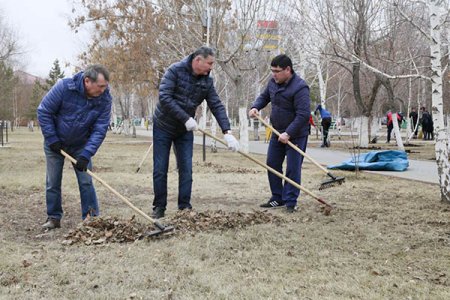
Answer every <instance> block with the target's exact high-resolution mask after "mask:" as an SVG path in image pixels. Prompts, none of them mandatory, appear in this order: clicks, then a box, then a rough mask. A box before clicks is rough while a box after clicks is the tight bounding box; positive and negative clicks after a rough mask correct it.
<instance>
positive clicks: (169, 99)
mask: <svg viewBox="0 0 450 300" xmlns="http://www.w3.org/2000/svg"><path fill="white" fill-rule="evenodd" d="M214 57H215V53H214V51H213V50H212V49H211V48H208V47H200V48H198V49H197V50H196V51H195V52H194V53H192V54H191V55H189V56H188V57H186V58H184V59H183V60H182V61H180V62H177V63H175V64H173V65H171V66H170V67H169V68H168V69H167V71H166V73H165V74H164V77H163V78H162V80H161V84H160V86H159V102H158V104H157V105H156V109H155V113H154V115H153V121H154V126H153V145H154V146H153V190H154V193H155V198H154V200H153V215H152V216H153V217H154V218H156V219H158V218H162V217H164V215H165V210H166V206H167V171H168V168H169V154H170V148H171V146H172V144H173V145H174V146H175V149H176V156H177V167H178V180H179V183H178V209H180V210H183V209H191V208H192V205H191V191H192V154H193V141H194V134H193V131H194V130H196V129H197V122H196V121H195V120H194V115H195V110H196V109H197V107H198V106H199V105H200V104H201V103H202V102H203V100H206V103H207V104H208V107H209V109H210V110H211V112H212V113H213V115H214V116H215V117H216V119H217V122H218V123H219V125H220V128H221V129H222V132H223V134H224V136H223V137H224V139H225V140H226V142H227V145H228V148H229V149H232V150H233V151H237V150H238V149H239V142H238V141H237V140H236V138H235V137H234V136H233V135H232V134H231V130H230V129H231V127H230V122H229V121H228V116H227V114H226V112H225V107H224V106H223V104H222V102H221V101H220V99H219V96H218V95H217V92H216V89H215V88H214V83H213V79H212V78H211V77H210V76H209V73H210V72H211V70H212V68H213V64H214V61H215V58H214Z"/></svg>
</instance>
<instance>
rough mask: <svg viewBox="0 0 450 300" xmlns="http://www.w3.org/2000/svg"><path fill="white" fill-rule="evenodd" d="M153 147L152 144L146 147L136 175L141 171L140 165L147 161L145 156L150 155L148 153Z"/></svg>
mask: <svg viewBox="0 0 450 300" xmlns="http://www.w3.org/2000/svg"><path fill="white" fill-rule="evenodd" d="M152 147H153V143H151V144H150V147H148V150H147V152H145V154H144V157H143V158H142V160H141V163H140V164H139V166H138V168H137V170H136V173H139V171H140V170H141V167H142V164H144V161H145V160H146V159H147V156H148V155H149V154H150V151H151V150H152Z"/></svg>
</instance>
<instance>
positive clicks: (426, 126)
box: [420, 107, 434, 140]
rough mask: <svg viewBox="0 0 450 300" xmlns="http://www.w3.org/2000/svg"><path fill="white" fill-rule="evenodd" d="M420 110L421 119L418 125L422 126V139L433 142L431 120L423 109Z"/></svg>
mask: <svg viewBox="0 0 450 300" xmlns="http://www.w3.org/2000/svg"><path fill="white" fill-rule="evenodd" d="M420 110H421V111H422V118H421V121H420V123H421V124H422V132H423V139H424V140H434V133H433V131H434V124H433V118H432V116H431V114H430V113H429V112H428V111H427V109H426V108H425V107H422V108H421V109H420Z"/></svg>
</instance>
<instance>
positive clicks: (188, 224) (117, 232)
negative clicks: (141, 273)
mask: <svg viewBox="0 0 450 300" xmlns="http://www.w3.org/2000/svg"><path fill="white" fill-rule="evenodd" d="M280 222H281V219H280V218H279V217H277V216H274V215H272V214H270V213H267V212H265V211H254V212H251V213H243V212H225V211H222V210H217V211H204V212H197V211H192V210H184V211H179V212H178V213H177V214H176V215H175V216H173V217H172V218H170V219H169V220H167V221H164V222H161V223H166V224H167V225H169V224H170V225H172V226H174V227H175V231H174V232H172V233H171V234H162V235H160V236H161V237H163V236H172V235H174V234H185V233H197V232H204V231H212V230H228V229H242V228H245V227H247V226H252V225H256V224H264V223H280ZM153 230H155V228H154V226H153V225H150V226H145V225H142V224H140V223H138V222H136V220H135V219H134V216H133V217H132V218H131V219H130V220H119V219H118V218H117V217H110V216H107V217H95V218H89V219H86V220H85V221H84V222H83V223H81V224H79V225H78V226H77V228H76V229H74V230H71V231H70V232H69V233H68V234H67V235H65V240H64V241H63V242H62V243H63V244H65V245H73V244H78V243H83V244H85V245H101V244H105V243H130V242H134V241H136V240H139V239H142V238H143V237H145V236H146V232H149V231H153Z"/></svg>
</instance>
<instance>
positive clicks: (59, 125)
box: [37, 65, 112, 230]
mask: <svg viewBox="0 0 450 300" xmlns="http://www.w3.org/2000/svg"><path fill="white" fill-rule="evenodd" d="M108 81H109V72H108V70H106V68H105V67H103V66H101V65H92V66H89V67H87V68H86V69H85V70H84V72H80V73H78V74H76V75H75V76H74V77H72V78H65V79H63V80H60V81H58V82H57V83H56V84H55V85H54V86H53V87H52V89H51V90H50V91H49V92H48V93H47V95H45V96H44V98H43V99H42V102H41V103H40V104H39V107H38V109H37V115H38V120H39V124H40V126H41V129H42V134H43V135H44V152H45V157H46V160H47V178H46V202H47V221H46V223H45V224H44V225H43V228H45V229H48V230H50V229H55V228H59V227H60V226H61V223H60V220H61V218H62V216H63V209H62V201H61V181H62V173H63V166H64V156H63V155H62V154H61V150H64V151H66V152H67V153H69V154H70V155H72V156H74V157H75V158H76V160H77V163H76V164H75V165H74V168H75V173H76V176H77V179H78V186H79V190H80V197H81V210H82V212H81V216H82V218H83V219H84V218H86V216H87V215H88V214H90V215H92V216H96V215H98V214H99V206H98V201H97V195H96V193H95V188H94V185H93V183H92V178H91V176H89V175H88V174H87V173H86V170H87V169H92V162H91V157H92V156H94V155H95V153H96V152H97V150H98V148H99V147H100V145H101V144H102V142H103V140H104V139H105V135H106V131H107V130H108V125H109V121H110V114H111V100H112V99H111V95H110V94H109V89H108Z"/></svg>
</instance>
